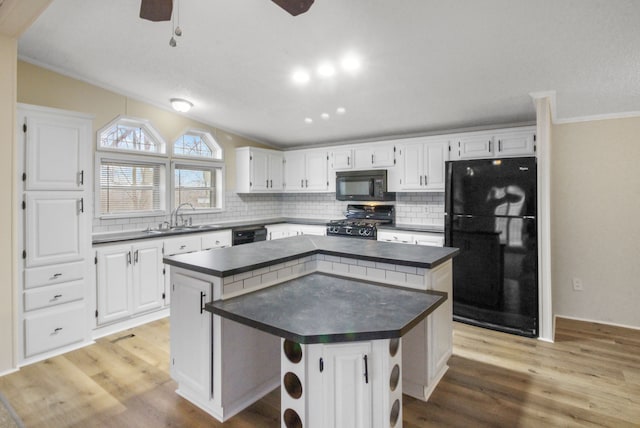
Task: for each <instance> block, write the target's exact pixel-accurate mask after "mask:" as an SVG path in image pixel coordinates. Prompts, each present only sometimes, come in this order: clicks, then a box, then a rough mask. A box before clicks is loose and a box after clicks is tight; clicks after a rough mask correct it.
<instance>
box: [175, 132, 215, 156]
mask: <svg viewBox="0 0 640 428" xmlns="http://www.w3.org/2000/svg"><path fill="white" fill-rule="evenodd" d="M185 134H200V135H204V136H205V137H208V138H210V140H211V141H210V143H211V144H212V145H213V146H214V147H213V148H212V147H210V146H209V144H207V145H208V146H209V148H210V149H211V151H212V152H213V153H215V152H216V151H219V152H220V157H219V158H216V157H212V158H207V157H203V156H189V155H183V154H176V152H175V149H174V146H175V144H176V142H177V140H178V138H181V137H182V136H183V135H185ZM169 146H170V149H169V150H168V152H170V156H171V159H188V160H200V161H207V162H224V149H223V148H222V146H221V145H220V143H218V141H217V140H216V139H215V137H214V136H213V135H211V132H209V131H206V130H204V129H198V128H187V129H185V130H184V131H183V132H181V133H180V134H179V135H178V136H177V137H176V138H174V139H173V142H172V143H171V144H170V145H169Z"/></svg>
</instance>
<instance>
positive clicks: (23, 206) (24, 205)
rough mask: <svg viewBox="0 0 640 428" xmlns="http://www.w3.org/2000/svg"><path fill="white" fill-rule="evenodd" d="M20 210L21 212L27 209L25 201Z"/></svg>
mask: <svg viewBox="0 0 640 428" xmlns="http://www.w3.org/2000/svg"><path fill="white" fill-rule="evenodd" d="M22 209H23V210H26V209H27V203H26V202H25V201H22Z"/></svg>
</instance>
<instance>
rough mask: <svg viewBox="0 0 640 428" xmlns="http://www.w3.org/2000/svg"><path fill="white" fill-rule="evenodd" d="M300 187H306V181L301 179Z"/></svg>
mask: <svg viewBox="0 0 640 428" xmlns="http://www.w3.org/2000/svg"><path fill="white" fill-rule="evenodd" d="M300 187H304V179H300Z"/></svg>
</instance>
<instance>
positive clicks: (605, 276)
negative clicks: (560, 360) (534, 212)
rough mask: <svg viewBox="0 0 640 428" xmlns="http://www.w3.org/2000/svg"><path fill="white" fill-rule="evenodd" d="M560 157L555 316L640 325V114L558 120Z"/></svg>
mask: <svg viewBox="0 0 640 428" xmlns="http://www.w3.org/2000/svg"><path fill="white" fill-rule="evenodd" d="M552 161H553V166H552V186H553V187H552V201H551V202H552V205H551V210H552V213H551V215H552V243H551V245H552V248H551V251H552V253H551V256H552V277H553V306H554V314H555V315H564V316H569V317H575V318H581V319H587V320H594V321H601V322H605V323H613V324H621V325H626V326H633V327H638V328H640V308H639V307H638V305H639V304H640V118H627V119H611V120H600V121H591V122H581V123H572V124H563V125H555V126H554V127H553V144H552ZM574 277H575V278H580V279H581V280H582V282H583V284H584V291H582V292H577V291H573V289H572V285H571V280H572V278H574Z"/></svg>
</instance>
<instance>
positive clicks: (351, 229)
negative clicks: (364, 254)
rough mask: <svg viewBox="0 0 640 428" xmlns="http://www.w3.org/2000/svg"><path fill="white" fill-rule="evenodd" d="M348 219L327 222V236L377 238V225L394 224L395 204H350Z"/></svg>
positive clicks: (347, 213)
mask: <svg viewBox="0 0 640 428" xmlns="http://www.w3.org/2000/svg"><path fill="white" fill-rule="evenodd" d="M345 215H346V217H347V218H346V219H343V220H333V221H331V222H329V223H327V236H346V237H351V238H361V239H376V238H377V226H378V225H380V224H393V222H394V220H395V211H394V207H393V205H348V206H347V212H346V213H345Z"/></svg>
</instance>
